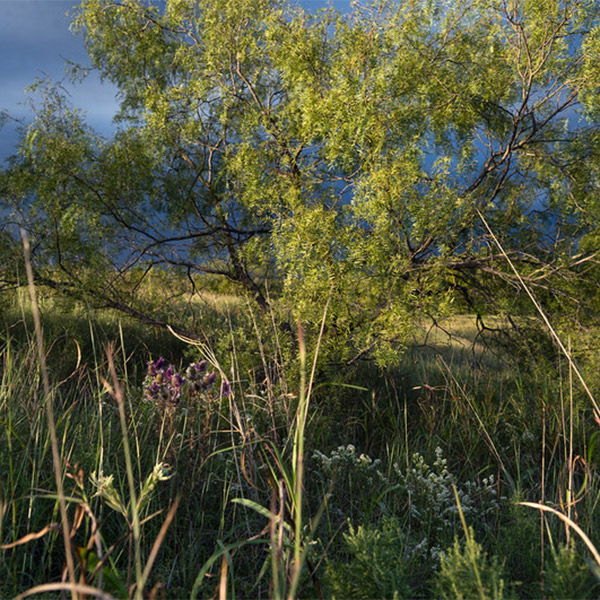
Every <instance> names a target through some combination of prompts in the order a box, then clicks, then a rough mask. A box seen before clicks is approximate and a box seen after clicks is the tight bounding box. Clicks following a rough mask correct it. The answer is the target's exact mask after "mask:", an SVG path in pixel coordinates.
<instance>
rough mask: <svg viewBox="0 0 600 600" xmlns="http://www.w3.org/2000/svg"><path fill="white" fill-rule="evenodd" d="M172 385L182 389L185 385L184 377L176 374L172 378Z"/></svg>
mask: <svg viewBox="0 0 600 600" xmlns="http://www.w3.org/2000/svg"><path fill="white" fill-rule="evenodd" d="M171 385H172V386H173V387H174V388H180V387H181V386H182V385H183V377H182V376H181V375H180V374H179V373H175V374H174V375H173V376H172V377H171Z"/></svg>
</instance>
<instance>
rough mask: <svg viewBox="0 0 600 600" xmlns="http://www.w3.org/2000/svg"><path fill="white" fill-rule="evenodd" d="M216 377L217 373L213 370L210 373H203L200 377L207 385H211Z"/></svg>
mask: <svg viewBox="0 0 600 600" xmlns="http://www.w3.org/2000/svg"><path fill="white" fill-rule="evenodd" d="M216 378H217V374H216V373H215V372H214V371H213V372H212V373H209V374H208V375H205V376H204V377H203V378H202V383H203V384H204V385H205V386H206V387H209V386H211V385H212V384H213V383H214V382H215V379H216Z"/></svg>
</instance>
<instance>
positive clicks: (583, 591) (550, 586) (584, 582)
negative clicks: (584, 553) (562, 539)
mask: <svg viewBox="0 0 600 600" xmlns="http://www.w3.org/2000/svg"><path fill="white" fill-rule="evenodd" d="M544 582H545V592H546V594H547V597H548V598H550V599H556V600H559V599H560V598H570V599H572V600H576V599H579V598H581V599H585V598H597V597H598V591H599V586H598V581H597V580H596V579H595V577H594V576H593V574H592V572H591V571H590V569H589V567H588V566H587V565H586V564H585V561H584V560H583V558H582V557H581V556H580V555H579V554H578V553H577V551H576V549H575V544H574V543H571V544H569V545H561V546H560V548H559V549H558V550H555V551H553V553H552V561H551V563H550V565H549V566H548V568H547V569H546V570H545V572H544Z"/></svg>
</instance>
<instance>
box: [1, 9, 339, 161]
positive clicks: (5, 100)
mask: <svg viewBox="0 0 600 600" xmlns="http://www.w3.org/2000/svg"><path fill="white" fill-rule="evenodd" d="M76 4H77V1H76V0H0V111H3V110H6V111H8V112H9V113H10V114H11V115H14V116H15V117H17V118H20V119H27V116H28V114H29V110H28V108H27V106H25V105H24V103H25V101H26V99H27V95H26V93H25V88H26V87H27V86H29V85H30V84H31V83H33V82H34V81H35V80H36V78H40V77H46V76H47V77H50V78H51V79H53V80H54V81H60V80H62V79H64V77H65V61H66V60H71V61H74V62H77V63H80V64H83V65H86V64H88V61H87V57H86V53H85V47H84V45H83V40H82V38H81V37H80V36H75V35H74V34H72V33H71V32H70V31H69V22H70V21H69V17H68V16H67V14H66V13H67V12H69V11H70V10H71V9H72V7H73V6H74V5H76ZM300 4H302V5H303V6H304V7H305V8H309V9H311V10H317V9H319V8H323V7H325V6H328V5H330V4H333V6H335V8H337V9H338V10H340V11H344V10H348V8H349V5H350V0H333V2H327V0H300ZM66 87H67V90H68V91H69V93H70V94H71V101H72V103H73V105H74V106H77V107H79V108H82V109H83V110H85V111H86V112H87V120H88V123H89V124H90V125H91V126H92V127H94V128H95V129H96V130H98V131H99V132H100V133H102V134H103V135H110V132H111V120H112V116H113V115H114V114H115V112H116V108H117V103H116V101H115V89H114V88H113V87H112V86H111V85H109V84H102V83H101V82H100V80H99V79H98V77H97V76H95V75H90V76H89V77H88V78H87V79H86V80H85V82H84V83H82V84H81V85H77V86H72V85H66ZM16 140H17V136H16V133H15V127H14V125H12V124H11V123H9V124H7V125H5V126H4V127H3V128H2V129H0V163H1V162H2V161H3V159H5V158H6V157H7V156H8V155H9V154H11V153H13V151H14V147H15V143H16Z"/></svg>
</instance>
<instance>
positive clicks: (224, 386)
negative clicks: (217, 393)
mask: <svg viewBox="0 0 600 600" xmlns="http://www.w3.org/2000/svg"><path fill="white" fill-rule="evenodd" d="M229 394H231V388H230V387H229V382H228V381H227V379H223V381H222V382H221V396H229Z"/></svg>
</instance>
